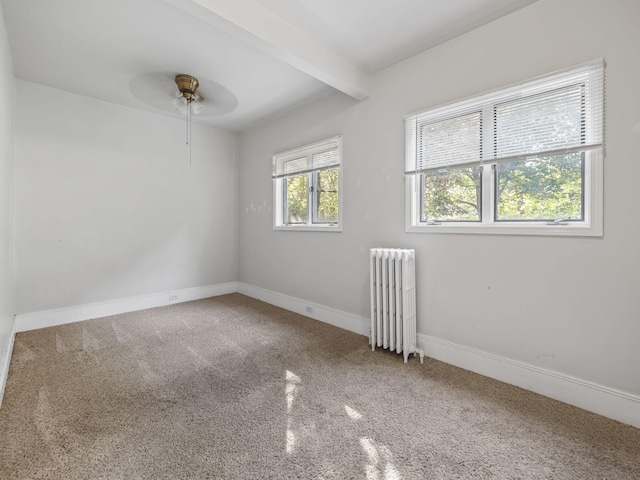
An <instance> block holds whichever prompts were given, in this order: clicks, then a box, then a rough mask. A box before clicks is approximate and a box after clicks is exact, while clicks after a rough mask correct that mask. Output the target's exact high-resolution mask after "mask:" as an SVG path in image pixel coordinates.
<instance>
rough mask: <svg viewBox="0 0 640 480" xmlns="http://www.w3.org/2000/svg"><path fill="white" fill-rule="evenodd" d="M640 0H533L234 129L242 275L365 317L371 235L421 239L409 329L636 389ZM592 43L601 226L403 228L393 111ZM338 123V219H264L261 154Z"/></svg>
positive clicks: (588, 50) (496, 82) (528, 72)
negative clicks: (366, 83)
mask: <svg viewBox="0 0 640 480" xmlns="http://www.w3.org/2000/svg"><path fill="white" fill-rule="evenodd" d="M639 26H640V2H638V1H637V0H615V1H607V2H604V1H596V0H587V1H585V0H541V1H539V2H537V3H535V4H533V5H531V6H529V7H527V8H525V9H523V10H521V11H518V12H516V13H514V14H512V15H509V16H507V17H504V18H502V19H500V20H498V21H496V22H494V23H492V24H489V25H487V26H485V27H483V28H480V29H478V30H476V31H474V32H471V33H469V34H467V35H464V36H462V37H459V38H457V39H454V40H452V41H450V42H447V43H446V44H443V45H441V46H439V47H437V48H435V49H432V50H430V51H427V52H425V53H423V54H421V55H419V56H416V57H414V58H412V59H409V60H407V61H405V62H403V63H401V64H398V65H396V66H394V67H391V68H389V69H387V70H385V71H383V72H381V73H379V74H378V75H376V77H375V79H374V82H373V88H372V95H371V98H370V99H368V100H366V101H363V102H361V103H355V102H353V101H352V100H349V99H347V98H346V97H344V96H342V95H339V94H336V95H334V96H332V97H329V98H325V99H322V100H320V101H318V102H316V103H314V104H310V105H307V106H304V107H302V108H300V109H298V110H295V111H293V112H290V113H288V114H287V115H285V116H283V117H281V118H279V119H275V120H272V121H270V122H267V123H264V124H262V125H259V126H257V127H255V128H253V129H251V130H249V131H247V132H245V133H243V134H242V136H241V142H240V167H239V178H240V182H239V185H240V186H239V238H240V247H239V280H240V281H241V282H245V283H247V284H252V285H255V286H258V287H263V288H267V289H270V290H274V291H277V292H281V293H283V294H286V295H291V296H293V297H298V298H301V299H305V300H308V301H310V302H316V303H318V304H321V305H326V306H328V307H331V308H335V309H338V310H342V311H346V312H349V313H353V314H356V315H359V316H361V317H368V316H369V303H368V286H367V285H368V250H369V248H370V247H374V246H395V247H406V248H415V249H416V252H417V259H418V265H417V275H418V278H417V281H418V288H419V293H420V294H419V299H418V311H419V324H418V331H419V333H421V334H424V335H429V336H432V337H435V338H438V339H442V340H445V341H448V342H453V343H455V344H458V345H463V346H468V347H471V348H473V349H477V350H480V351H483V352H489V353H492V354H495V355H499V356H501V357H505V358H508V359H513V360H514V361H517V362H523V363H525V364H527V365H532V366H535V367H539V368H541V369H547V370H553V371H557V372H561V373H562V374H564V375H567V376H573V377H577V378H579V379H583V380H586V381H587V382H593V383H596V384H599V385H603V386H606V387H609V388H611V389H619V390H622V391H624V392H628V393H630V394H632V395H638V394H640V375H638V365H639V364H640V349H639V348H638V339H639V338H640V295H639V294H638V292H640V275H638V271H639V270H640V253H639V252H640V249H639V248H638V238H639V236H640V223H639V222H638V221H637V219H635V218H634V217H635V216H636V210H637V206H638V193H637V192H638V187H637V185H638V179H639V178H640V161H639V159H638V158H639V153H638V152H639V151H640V95H638V93H637V89H638V86H639V85H640V55H638V45H640V28H639ZM597 57H604V58H605V60H606V62H607V69H606V82H607V84H606V89H607V106H606V150H607V154H606V160H605V161H606V165H605V217H604V218H605V234H604V237H603V238H596V239H593V238H555V237H553V238H552V237H531V236H529V237H524V236H521V237H512V236H491V235H447V234H424V233H418V234H408V233H405V231H404V183H403V182H404V179H403V154H404V151H403V123H402V121H403V117H404V116H405V115H406V114H408V113H411V112H414V111H417V110H421V109H425V108H428V107H432V106H436V105H440V104H443V103H446V102H452V101H455V100H459V99H462V98H465V97H468V96H470V95H474V94H478V93H482V92H484V91H487V90H493V89H496V88H499V87H501V86H505V85H509V84H512V83H514V82H519V81H524V80H527V79H529V78H531V77H534V76H538V75H541V74H544V73H547V72H552V71H554V70H557V69H561V68H564V67H567V66H571V65H574V64H578V63H582V62H585V61H588V60H591V59H594V58H597ZM339 133H341V134H343V135H344V231H343V232H342V233H339V234H338V233H315V232H311V233H308V232H282V231H273V230H272V209H271V204H272V185H271V179H270V171H271V170H270V169H271V165H270V155H272V154H273V153H276V152H278V151H281V150H284V149H286V148H291V147H295V146H298V145H301V144H304V143H306V142H310V141H314V140H318V139H322V138H326V137H328V136H330V135H334V134H339Z"/></svg>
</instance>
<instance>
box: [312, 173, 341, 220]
mask: <svg viewBox="0 0 640 480" xmlns="http://www.w3.org/2000/svg"><path fill="white" fill-rule="evenodd" d="M317 176H318V180H317V182H318V183H317V185H318V186H317V190H318V191H317V195H316V201H317V208H316V220H315V222H316V223H337V222H338V169H337V168H331V169H329V170H321V171H319V172H317Z"/></svg>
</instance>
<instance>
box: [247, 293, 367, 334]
mask: <svg viewBox="0 0 640 480" xmlns="http://www.w3.org/2000/svg"><path fill="white" fill-rule="evenodd" d="M238 293H241V294H243V295H246V296H248V297H252V298H255V299H258V300H262V301H263V302H266V303H269V304H271V305H275V306H276V307H280V308H284V309H285V310H289V311H292V312H295V313H299V314H300V315H304V316H305V317H309V318H313V319H315V320H319V321H321V322H324V323H328V324H330V325H333V326H335V327H340V328H344V329H345V330H349V331H350V332H355V333H359V334H360V335H365V336H369V320H368V319H366V318H363V317H360V316H358V315H354V314H352V313H347V312H343V311H341V310H336V309H335V308H330V307H326V306H324V305H320V304H318V303H313V302H308V301H307V300H302V299H300V298H296V297H291V296H289V295H285V294H283V293H278V292H274V291H272V290H267V289H266V288H260V287H256V286H253V285H249V284H246V283H238Z"/></svg>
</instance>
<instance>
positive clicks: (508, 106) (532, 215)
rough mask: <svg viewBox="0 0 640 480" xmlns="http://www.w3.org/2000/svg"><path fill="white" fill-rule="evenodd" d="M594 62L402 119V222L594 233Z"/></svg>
mask: <svg viewBox="0 0 640 480" xmlns="http://www.w3.org/2000/svg"><path fill="white" fill-rule="evenodd" d="M603 111H604V62H603V61H602V60H598V61H595V62H591V63H589V64H585V65H582V66H579V67H574V68H571V69H569V70H567V71H563V72H560V73H555V74H551V75H547V76H545V77H541V78H538V79H536V80H533V81H530V82H527V83H525V84H522V85H518V86H515V87H510V88H506V89H503V90H500V91H497V92H494V93H489V94H485V95H481V96H479V97H476V98H472V99H469V100H465V101H462V102H458V103H455V104H452V105H447V106H445V107H440V108H436V109H433V110H429V111H425V112H421V113H418V114H415V115H410V116H408V117H407V118H406V119H405V131H406V163H405V172H406V175H407V231H410V232H427V231H429V232H447V233H452V232H453V233H491V234H494V233H506V234H533V235H591V236H599V235H602V204H603V200H602V184H603V181H602V179H603V174H602V171H603V166H602V164H603V147H604V133H603V130H604V126H603V119H604V116H603Z"/></svg>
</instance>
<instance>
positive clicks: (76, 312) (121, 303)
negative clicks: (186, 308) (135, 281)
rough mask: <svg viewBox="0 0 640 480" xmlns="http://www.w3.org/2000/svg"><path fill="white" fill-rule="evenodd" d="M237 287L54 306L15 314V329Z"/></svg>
mask: <svg viewBox="0 0 640 480" xmlns="http://www.w3.org/2000/svg"><path fill="white" fill-rule="evenodd" d="M237 291H238V284H237V282H228V283H221V284H218V285H208V286H204V287H195V288H185V289H182V290H172V291H170V292H161V293H154V294H150V295H141V296H137V297H129V298H120V299H116V300H108V301H105V302H97V303H87V304H84V305H77V306H74V307H67V308H57V309H55V310H46V311H42V312H33V313H24V314H20V315H16V331H18V332H25V331H27V330H35V329H38V328H46V327H53V326H55V325H63V324H66V323H73V322H80V321H83V320H90V319H92V318H101V317H108V316H110V315H117V314H119V313H127V312H135V311H137V310H145V309H147V308H154V307H163V306H165V305H172V304H174V303H182V302H189V301H191V300H199V299H202V298H209V297H215V296H218V295H225V294H227V293H235V292H237Z"/></svg>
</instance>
